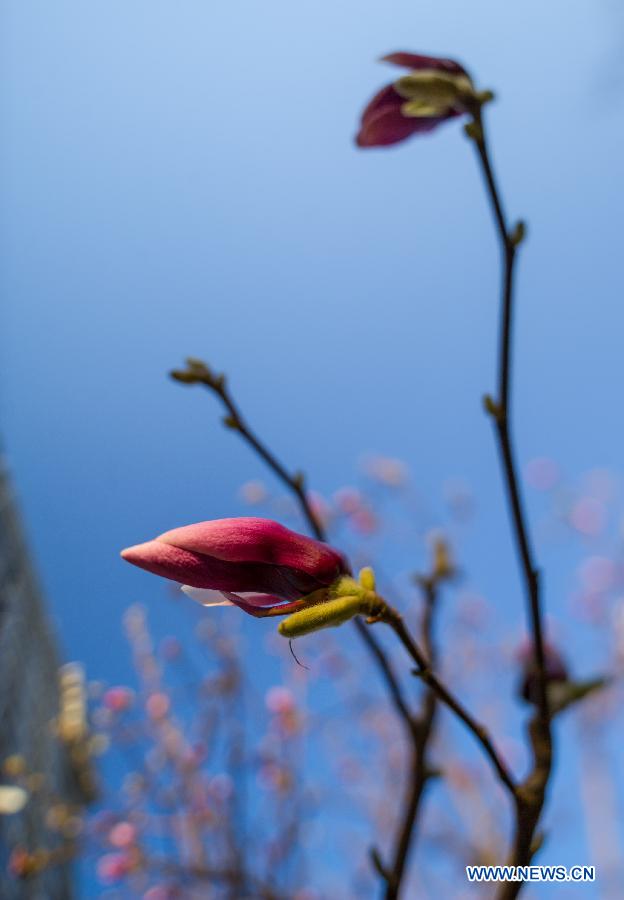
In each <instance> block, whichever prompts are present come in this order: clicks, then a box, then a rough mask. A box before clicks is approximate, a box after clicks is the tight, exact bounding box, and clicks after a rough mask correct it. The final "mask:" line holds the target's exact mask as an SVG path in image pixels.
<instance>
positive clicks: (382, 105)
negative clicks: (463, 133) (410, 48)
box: [356, 53, 473, 147]
mask: <svg viewBox="0 0 624 900" xmlns="http://www.w3.org/2000/svg"><path fill="white" fill-rule="evenodd" d="M382 61H383V62H389V63H392V64H393V65H395V66H403V67H405V68H407V69H410V70H411V71H410V73H409V75H408V76H407V77H406V78H400V79H399V80H398V81H396V82H394V83H393V84H389V85H387V86H386V87H384V88H382V89H381V90H380V91H379V93H377V94H375V96H374V97H373V99H372V100H371V101H370V103H369V104H368V106H367V107H366V108H365V110H364V112H363V113H362V120H361V124H360V130H359V132H358V135H357V138H356V143H357V145H358V147H384V146H388V145H390V144H397V143H399V142H400V141H404V140H405V139H406V138H408V137H411V136H412V135H413V134H426V133H427V132H429V131H433V130H434V128H437V127H438V125H441V124H442V122H446V121H448V120H449V119H454V118H455V117H456V116H460V115H462V114H463V113H465V112H467V111H468V110H467V106H466V103H467V102H468V100H469V99H470V98H471V96H473V89H472V82H471V80H470V77H469V75H468V73H467V72H466V70H465V69H464V68H463V66H461V65H460V64H459V63H457V62H455V61H454V60H452V59H440V58H438V57H435V56H422V55H420V54H416V53H391V54H389V55H388V56H385V57H383V59H382Z"/></svg>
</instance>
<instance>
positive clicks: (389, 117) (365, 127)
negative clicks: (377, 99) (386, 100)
mask: <svg viewBox="0 0 624 900" xmlns="http://www.w3.org/2000/svg"><path fill="white" fill-rule="evenodd" d="M447 118H450V116H444V117H440V116H436V117H435V118H434V117H431V118H408V117H407V116H404V115H402V114H401V111H400V109H399V108H395V107H391V106H386V107H382V108H381V109H380V110H379V111H378V112H375V113H374V114H373V115H369V116H368V117H367V119H366V120H365V121H363V122H362V127H361V129H360V132H359V134H358V135H357V137H356V143H357V145H358V147H387V146H389V145H391V144H398V143H399V142H400V141H404V140H405V139H406V138H409V137H411V136H412V135H413V134H426V133H427V132H429V131H433V129H434V128H437V127H438V125H441V124H442V122H445V121H446V119H447Z"/></svg>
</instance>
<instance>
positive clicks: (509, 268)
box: [466, 108, 552, 900]
mask: <svg viewBox="0 0 624 900" xmlns="http://www.w3.org/2000/svg"><path fill="white" fill-rule="evenodd" d="M466 131H467V133H468V135H469V137H470V138H471V139H472V140H473V142H474V145H475V147H476V150H477V154H478V158H479V162H480V164H481V169H482V173H483V177H484V180H485V184H486V188H487V193H488V198H489V201H490V205H491V208H492V213H493V215H494V220H495V223H496V229H497V232H498V237H499V241H500V247H501V253H502V261H503V285H502V298H501V302H502V307H501V316H500V336H499V349H498V395H497V397H496V398H494V399H492V398H491V397H486V400H485V405H486V409H487V411H488V413H489V414H490V415H491V416H492V418H493V420H494V423H495V427H496V434H497V437H498V448H499V453H500V457H501V462H502V467H503V472H504V477H505V486H506V492H507V500H508V504H509V511H510V516H511V520H512V524H513V532H514V537H515V542H516V548H517V552H518V556H519V559H520V562H521V567H522V573H523V578H524V586H525V592H526V595H527V601H528V608H529V619H530V623H531V632H532V638H533V646H534V652H535V669H536V673H537V702H538V708H537V712H536V714H535V716H534V717H533V719H532V721H531V723H530V725H529V737H530V742H531V747H532V750H533V765H532V769H531V772H530V773H529V775H528V777H527V778H526V779H525V781H524V782H523V783H522V784H520V785H519V786H518V790H517V795H516V826H515V838H514V844H513V849H512V853H511V858H510V860H509V862H510V864H511V865H516V866H519V865H527V864H528V863H529V862H530V861H531V858H532V856H533V854H534V853H535V850H536V849H537V845H538V841H536V838H535V831H536V828H537V825H538V823H539V819H540V816H541V813H542V809H543V806H544V801H545V796H546V789H547V786H548V781H549V778H550V771H551V766H552V731H551V717H550V710H549V704H548V693H547V678H546V667H545V660H544V637H543V624H542V610H541V597H540V579H539V572H538V569H537V566H536V564H535V561H534V557H533V551H532V549H531V544H530V540H529V532H528V527H527V524H526V518H525V514H524V509H523V505H522V499H521V496H520V487H519V478H518V474H517V467H516V462H515V454H514V448H513V442H512V438H511V426H510V399H509V398H510V392H511V374H512V348H513V340H512V338H513V314H514V263H515V259H516V252H517V248H518V246H519V244H520V243H521V241H522V239H523V237H524V225H523V223H522V222H519V223H518V224H517V225H516V226H515V227H514V228H513V229H510V228H509V226H508V224H507V218H506V216H505V212H504V209H503V205H502V201H501V197H500V192H499V189H498V185H497V182H496V178H495V175H494V171H493V169H492V164H491V160H490V155H489V151H488V145H487V139H486V134H485V126H484V122H483V116H482V111H481V108H479V109H478V111H477V112H476V113H475V116H474V121H473V122H471V123H470V124H469V125H468V126H467V128H466ZM521 886H522V883H521V882H507V883H506V884H505V885H504V886H503V887H502V888H501V890H500V892H499V898H500V900H511V898H513V897H516V896H517V895H518V893H519V891H520V888H521Z"/></svg>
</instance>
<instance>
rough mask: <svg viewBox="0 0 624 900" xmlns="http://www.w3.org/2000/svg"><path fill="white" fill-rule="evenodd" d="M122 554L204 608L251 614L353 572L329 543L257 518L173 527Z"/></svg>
mask: <svg viewBox="0 0 624 900" xmlns="http://www.w3.org/2000/svg"><path fill="white" fill-rule="evenodd" d="M121 555H122V557H123V558H124V559H125V560H127V561H128V562H130V563H133V564H134V565H135V566H139V567H140V568H142V569H147V571H148V572H153V573H154V574H155V575H161V576H163V577H164V578H170V579H172V580H173V581H178V582H180V583H181V584H182V585H184V589H185V591H186V593H188V594H190V596H192V597H194V598H195V599H197V600H199V601H200V602H202V603H204V605H206V606H211V605H217V604H224V605H231V604H232V603H234V604H236V605H237V606H240V607H241V608H242V609H245V610H246V611H247V612H250V611H252V612H253V611H254V610H256V609H258V608H260V607H268V608H272V607H274V606H277V605H279V604H280V603H281V602H284V601H293V600H298V599H300V598H301V597H304V596H306V595H308V594H310V593H312V592H313V591H317V590H321V589H323V588H327V587H329V586H330V585H332V584H333V583H334V581H336V579H337V578H339V577H340V576H341V575H344V574H348V572H349V568H348V566H347V563H346V561H345V559H344V557H343V556H342V555H341V554H340V553H338V552H337V551H336V550H334V549H332V548H331V547H329V546H328V545H327V544H323V543H321V542H320V541H315V540H313V539H312V538H309V537H306V536H305V535H302V534H297V533H296V532H294V531H290V530H289V529H288V528H285V527H284V526H283V525H279V524H278V523H277V522H273V521H271V520H270V519H259V518H253V517H244V518H238V519H216V520H214V521H210V522H199V523H198V524H196V525H187V526H185V527H183V528H175V529H174V530H173V531H167V532H166V533H165V534H161V535H160V537H157V538H156V539H155V540H153V541H147V543H145V544H138V545H137V546H135V547H129V548H128V549H127V550H124V551H123V552H122V554H121ZM214 592H218V593H217V595H216V596H215V594H214ZM224 598H225V600H224Z"/></svg>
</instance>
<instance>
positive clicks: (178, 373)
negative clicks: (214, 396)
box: [169, 369, 199, 384]
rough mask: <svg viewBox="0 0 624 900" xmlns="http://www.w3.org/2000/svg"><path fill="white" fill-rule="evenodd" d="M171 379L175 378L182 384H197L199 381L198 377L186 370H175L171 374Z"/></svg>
mask: <svg viewBox="0 0 624 900" xmlns="http://www.w3.org/2000/svg"><path fill="white" fill-rule="evenodd" d="M169 377H170V378H173V380H174V381H179V382H180V384H197V382H198V381H199V378H198V377H197V375H194V374H193V373H192V372H188V371H187V370H186V369H174V370H173V371H172V372H169Z"/></svg>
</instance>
